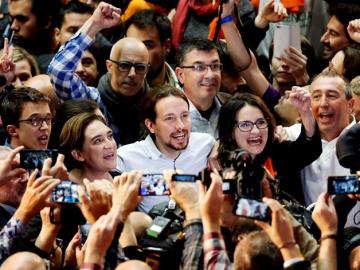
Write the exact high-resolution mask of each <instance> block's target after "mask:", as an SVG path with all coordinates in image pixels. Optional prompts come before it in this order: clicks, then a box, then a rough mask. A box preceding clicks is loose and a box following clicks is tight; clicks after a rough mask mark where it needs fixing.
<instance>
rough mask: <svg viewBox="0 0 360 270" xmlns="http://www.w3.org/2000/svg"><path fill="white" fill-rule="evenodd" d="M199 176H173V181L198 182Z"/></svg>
mask: <svg viewBox="0 0 360 270" xmlns="http://www.w3.org/2000/svg"><path fill="white" fill-rule="evenodd" d="M196 179H197V176H196V175H194V174H173V175H172V178H171V180H172V181H178V182H192V183H194V182H196Z"/></svg>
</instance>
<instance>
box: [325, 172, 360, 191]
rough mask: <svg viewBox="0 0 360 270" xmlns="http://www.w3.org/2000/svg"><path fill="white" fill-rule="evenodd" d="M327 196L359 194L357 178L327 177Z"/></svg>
mask: <svg viewBox="0 0 360 270" xmlns="http://www.w3.org/2000/svg"><path fill="white" fill-rule="evenodd" d="M328 193H329V194H354V193H360V185H359V180H358V176H356V175H346V176H329V177H328Z"/></svg>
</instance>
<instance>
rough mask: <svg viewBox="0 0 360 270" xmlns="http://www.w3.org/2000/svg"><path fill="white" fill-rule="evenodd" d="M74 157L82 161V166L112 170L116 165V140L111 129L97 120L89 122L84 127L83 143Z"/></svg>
mask: <svg viewBox="0 0 360 270" xmlns="http://www.w3.org/2000/svg"><path fill="white" fill-rule="evenodd" d="M74 158H75V156H74ZM76 159H77V160H79V161H82V162H83V164H84V167H88V168H92V169H93V170H96V171H101V172H104V173H105V172H108V171H111V170H113V169H114V168H115V167H116V142H115V140H114V137H113V133H112V131H111V129H110V128H109V127H107V126H106V125H105V124H104V123H102V122H100V121H98V120H95V121H93V122H91V123H90V124H89V125H88V126H87V127H86V129H85V132H84V144H83V147H82V149H81V150H80V151H79V156H78V157H76Z"/></svg>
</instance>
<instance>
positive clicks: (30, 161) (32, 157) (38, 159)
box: [20, 149, 58, 170]
mask: <svg viewBox="0 0 360 270" xmlns="http://www.w3.org/2000/svg"><path fill="white" fill-rule="evenodd" d="M57 155H58V150H56V149H46V150H30V149H23V150H21V151H20V167H21V168H24V169H27V170H34V169H39V170H41V169H42V167H43V165H44V161H45V159H47V158H51V159H52V164H55V162H56V158H57Z"/></svg>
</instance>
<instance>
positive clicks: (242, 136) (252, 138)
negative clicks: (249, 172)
mask: <svg viewBox="0 0 360 270" xmlns="http://www.w3.org/2000/svg"><path fill="white" fill-rule="evenodd" d="M264 118H265V117H264V114H263V113H262V111H261V110H260V109H259V108H257V107H255V106H251V105H245V106H244V107H242V108H241V109H240V110H239V111H238V112H237V113H236V119H235V120H236V123H241V122H243V121H250V122H253V123H255V122H258V123H259V120H260V122H261V119H264ZM268 132H269V131H268V128H267V127H266V128H261V129H259V128H258V127H257V126H256V125H254V127H253V128H252V129H251V130H250V131H242V130H240V129H239V128H238V127H237V126H234V129H233V135H232V136H233V139H234V140H235V141H236V144H237V145H238V147H240V148H243V149H244V150H246V151H248V152H249V153H250V155H251V157H252V158H254V157H255V156H256V155H258V154H261V153H262V152H263V151H264V148H265V146H266V143H267V141H268Z"/></svg>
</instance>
